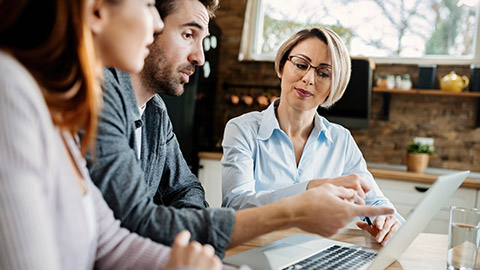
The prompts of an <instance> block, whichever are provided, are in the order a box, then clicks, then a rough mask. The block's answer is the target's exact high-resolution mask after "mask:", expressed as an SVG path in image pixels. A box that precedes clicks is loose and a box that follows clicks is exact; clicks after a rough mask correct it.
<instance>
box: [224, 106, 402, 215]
mask: <svg viewBox="0 0 480 270" xmlns="http://www.w3.org/2000/svg"><path fill="white" fill-rule="evenodd" d="M278 102H279V99H277V100H276V101H275V102H274V103H272V104H270V106H269V107H268V108H267V109H266V110H264V111H262V112H250V113H247V114H244V115H242V116H239V117H236V118H234V119H232V120H230V121H229V122H228V123H227V125H226V127H225V134H224V138H223V143H222V146H223V158H222V193H223V203H222V206H226V207H233V208H235V209H242V208H248V207H254V206H259V205H265V204H268V203H271V202H274V201H277V200H279V199H282V198H285V197H288V196H291V195H295V194H299V193H301V192H304V191H305V190H306V188H307V185H308V183H309V181H310V180H312V179H317V178H332V177H338V176H343V175H348V174H352V173H356V174H358V175H359V176H360V177H362V178H364V179H365V180H367V181H368V182H369V183H370V185H371V190H370V191H369V192H368V193H367V197H366V201H365V203H366V204H368V205H383V206H389V207H392V208H393V205H392V204H391V202H390V201H389V200H388V199H387V198H386V197H385V196H384V195H383V193H382V192H381V191H380V189H379V188H378V185H377V184H376V182H375V180H374V179H373V176H372V175H371V174H370V172H369V171H368V170H367V164H366V162H365V160H364V159H363V156H362V153H361V152H360V149H359V148H358V146H357V145H356V143H355V141H354V139H353V137H352V135H351V134H350V132H349V131H348V130H347V129H345V128H344V127H342V126H340V125H337V124H334V123H330V122H328V121H327V120H326V119H325V118H324V117H322V116H320V115H319V114H318V113H316V114H315V118H314V125H313V130H312V132H311V133H310V136H309V138H308V140H307V143H306V144H305V147H304V149H303V153H302V157H301V159H300V162H299V163H298V167H297V162H296V159H295V153H294V150H293V144H292V142H291V141H290V139H289V138H288V136H287V134H286V133H285V132H284V131H283V130H281V129H280V126H279V124H278V121H277V118H276V116H275V110H274V109H275V107H276V106H278ZM395 216H396V217H397V219H398V220H399V221H401V222H402V223H403V222H404V219H403V218H402V217H401V216H400V215H398V214H395Z"/></svg>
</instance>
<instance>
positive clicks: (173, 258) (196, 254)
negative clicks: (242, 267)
mask: <svg viewBox="0 0 480 270" xmlns="http://www.w3.org/2000/svg"><path fill="white" fill-rule="evenodd" d="M189 240H190V232H188V231H181V232H180V233H179V234H177V236H176V237H175V241H174V243H173V246H172V250H171V252H170V259H169V260H168V263H167V265H166V266H165V269H169V270H171V269H175V268H180V267H190V268H195V269H203V270H210V269H211V270H219V269H221V268H222V263H221V261H220V259H219V258H218V257H217V256H216V255H215V250H214V249H213V247H212V246H210V245H203V246H202V245H201V244H200V243H198V242H191V243H189Z"/></svg>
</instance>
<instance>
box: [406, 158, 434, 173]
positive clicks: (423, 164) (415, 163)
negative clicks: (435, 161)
mask: <svg viewBox="0 0 480 270" xmlns="http://www.w3.org/2000/svg"><path fill="white" fill-rule="evenodd" d="M429 159H430V155H429V154H418V153H407V171H409V172H417V173H423V172H424V171H425V169H426V168H427V166H428V160H429Z"/></svg>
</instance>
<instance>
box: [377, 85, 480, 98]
mask: <svg viewBox="0 0 480 270" xmlns="http://www.w3.org/2000/svg"><path fill="white" fill-rule="evenodd" d="M373 92H379V93H389V94H404V95H426V96H450V97H473V98H480V92H460V93H453V92H443V91H441V90H440V89H432V90H425V89H411V90H402V89H386V88H379V87H374V88H373Z"/></svg>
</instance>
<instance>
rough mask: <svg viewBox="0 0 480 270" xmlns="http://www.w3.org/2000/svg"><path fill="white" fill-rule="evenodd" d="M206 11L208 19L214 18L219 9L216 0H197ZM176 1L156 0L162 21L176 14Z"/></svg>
mask: <svg viewBox="0 0 480 270" xmlns="http://www.w3.org/2000/svg"><path fill="white" fill-rule="evenodd" d="M197 1H200V3H202V4H203V6H204V7H205V8H206V9H207V11H208V15H209V16H210V18H213V17H215V11H217V9H218V8H219V5H218V0H197ZM177 4H178V0H158V1H157V4H156V6H157V9H158V13H159V14H160V17H161V18H162V20H163V19H164V18H166V17H167V16H168V15H170V14H172V13H174V12H176V11H177V10H176V9H177Z"/></svg>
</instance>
